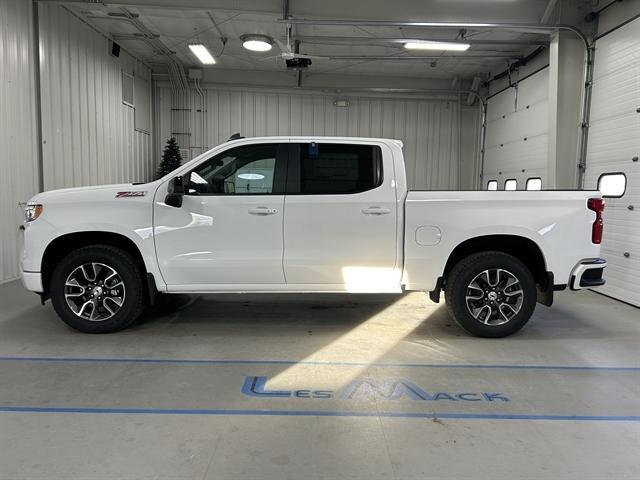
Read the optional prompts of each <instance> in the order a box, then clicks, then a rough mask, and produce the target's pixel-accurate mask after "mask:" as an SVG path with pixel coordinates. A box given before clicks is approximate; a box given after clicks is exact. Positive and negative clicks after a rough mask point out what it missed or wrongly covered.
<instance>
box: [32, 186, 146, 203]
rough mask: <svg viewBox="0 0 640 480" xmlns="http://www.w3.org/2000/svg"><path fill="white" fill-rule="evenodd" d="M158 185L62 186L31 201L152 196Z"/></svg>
mask: <svg viewBox="0 0 640 480" xmlns="http://www.w3.org/2000/svg"><path fill="white" fill-rule="evenodd" d="M156 187H157V184H156V183H155V182H151V183H141V184H138V185H134V184H132V183H119V184H113V185H98V186H90V187H76V188H61V189H58V190H49V191H47V192H42V193H38V194H37V195H35V196H34V197H33V198H31V200H29V203H42V204H47V203H66V202H70V201H72V202H84V201H92V202H95V201H105V200H112V199H113V200H115V199H117V198H150V197H153V193H154V191H155V189H156Z"/></svg>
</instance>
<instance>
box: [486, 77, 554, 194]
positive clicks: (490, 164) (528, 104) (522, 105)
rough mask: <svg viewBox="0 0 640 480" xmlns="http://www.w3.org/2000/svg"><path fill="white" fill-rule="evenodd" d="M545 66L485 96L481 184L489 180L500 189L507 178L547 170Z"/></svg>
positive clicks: (521, 178) (522, 179) (520, 180)
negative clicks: (487, 96)
mask: <svg viewBox="0 0 640 480" xmlns="http://www.w3.org/2000/svg"><path fill="white" fill-rule="evenodd" d="M548 94H549V69H548V68H544V69H542V70H540V71H539V72H538V73H535V74H533V75H531V76H530V77H528V78H526V79H524V80H522V81H520V82H518V84H517V87H515V86H512V87H507V88H506V89H505V90H503V91H501V92H499V93H496V94H495V95H494V96H492V97H491V98H489V101H488V104H487V136H486V143H485V160H484V172H483V182H482V183H483V185H482V188H486V187H487V182H488V181H490V180H497V181H498V188H499V189H500V190H502V189H504V182H505V180H507V179H516V180H517V181H518V190H522V189H524V188H525V184H526V180H527V179H528V178H531V177H541V178H542V185H543V188H544V187H545V177H546V173H547V147H548V125H549V118H548V111H549V110H548V108H549V104H548Z"/></svg>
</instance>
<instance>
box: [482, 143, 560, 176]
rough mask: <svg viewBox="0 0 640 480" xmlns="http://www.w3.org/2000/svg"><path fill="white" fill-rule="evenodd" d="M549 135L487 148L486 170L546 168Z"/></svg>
mask: <svg viewBox="0 0 640 480" xmlns="http://www.w3.org/2000/svg"><path fill="white" fill-rule="evenodd" d="M547 143H548V138H547V135H546V134H545V135H539V136H538V137H534V138H531V139H528V140H527V141H526V142H524V141H518V142H512V143H507V144H504V145H503V146H502V147H501V146H499V145H497V146H494V147H490V148H488V149H487V150H486V154H485V171H486V172H498V171H503V172H506V171H514V170H515V169H518V171H520V170H521V169H523V168H524V169H525V170H530V169H534V168H539V169H545V168H546V161H547V160H546V159H547Z"/></svg>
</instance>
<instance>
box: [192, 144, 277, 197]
mask: <svg viewBox="0 0 640 480" xmlns="http://www.w3.org/2000/svg"><path fill="white" fill-rule="evenodd" d="M277 154H278V144H275V143H267V144H261V145H247V146H243V147H238V148H234V149H231V150H227V151H226V152H223V153H221V154H219V155H216V156H215V157H213V158H211V159H209V160H207V161H206V162H204V163H203V164H201V165H199V166H198V167H197V168H196V169H195V170H193V171H192V172H191V176H190V178H189V191H188V193H189V194H191V195H268V194H270V193H274V179H275V176H276V158H277Z"/></svg>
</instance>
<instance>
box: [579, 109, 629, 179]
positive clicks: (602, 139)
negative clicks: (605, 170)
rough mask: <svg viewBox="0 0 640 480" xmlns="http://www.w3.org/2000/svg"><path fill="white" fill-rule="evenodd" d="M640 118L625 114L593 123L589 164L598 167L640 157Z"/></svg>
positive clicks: (589, 143) (590, 131)
mask: <svg viewBox="0 0 640 480" xmlns="http://www.w3.org/2000/svg"><path fill="white" fill-rule="evenodd" d="M639 136H640V118H639V115H638V114H637V113H635V112H634V113H630V114H625V115H621V116H617V117H613V118H609V119H607V120H603V121H596V122H593V123H591V126H590V128H589V142H588V152H587V154H588V163H589V164H591V165H594V166H596V165H598V164H600V163H607V162H611V161H617V160H624V161H630V160H631V158H632V157H634V156H635V155H638V149H639V146H640V139H639V138H638V137H639Z"/></svg>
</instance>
